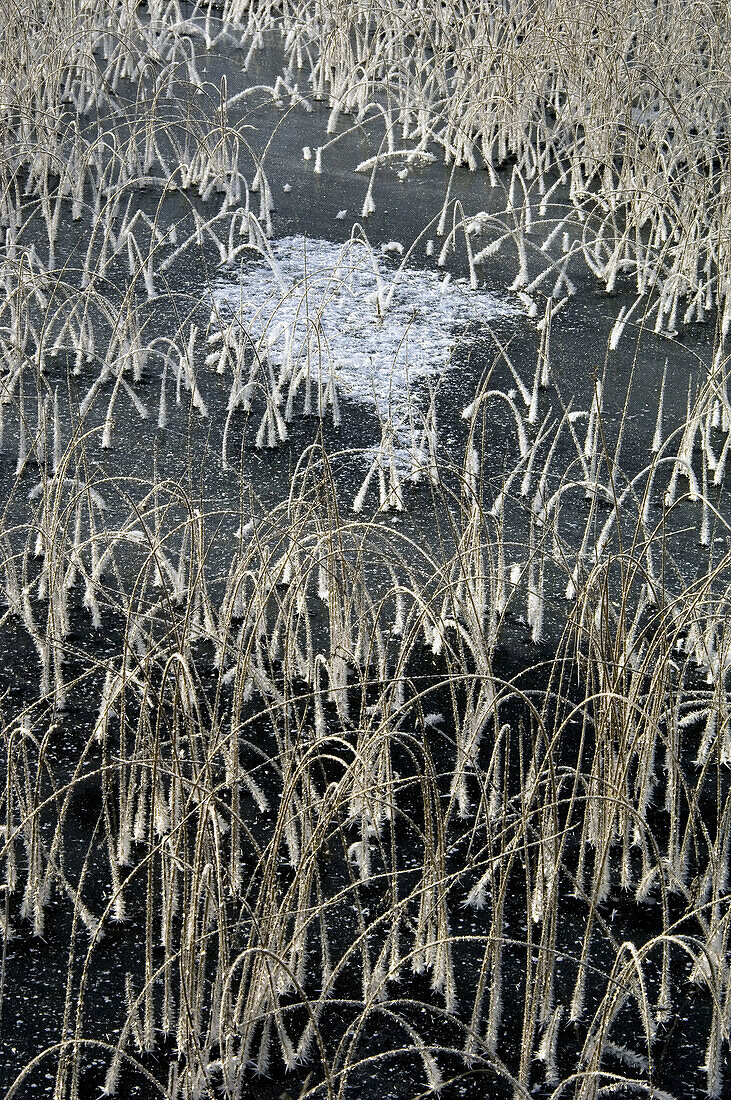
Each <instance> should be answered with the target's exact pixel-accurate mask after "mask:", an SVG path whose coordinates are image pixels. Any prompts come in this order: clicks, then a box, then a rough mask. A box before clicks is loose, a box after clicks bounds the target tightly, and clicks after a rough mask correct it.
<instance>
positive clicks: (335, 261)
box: [213, 236, 522, 439]
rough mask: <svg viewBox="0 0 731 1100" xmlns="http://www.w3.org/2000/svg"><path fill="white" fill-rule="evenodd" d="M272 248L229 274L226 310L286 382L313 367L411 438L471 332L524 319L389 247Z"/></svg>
mask: <svg viewBox="0 0 731 1100" xmlns="http://www.w3.org/2000/svg"><path fill="white" fill-rule="evenodd" d="M270 245H271V256H270V257H262V258H261V259H258V258H257V259H256V260H254V261H253V262H251V261H247V262H245V263H243V264H242V265H241V266H240V268H237V269H236V270H235V271H232V270H228V271H225V272H223V273H220V274H219V276H218V277H217V279H216V281H215V283H214V285H213V296H214V299H215V301H216V305H217V308H218V309H219V311H221V313H222V315H223V316H224V317H226V316H228V317H233V316H236V317H237V318H238V320H239V322H240V323H241V325H242V327H243V328H244V329H245V330H246V333H247V334H248V338H250V339H251V341H252V343H253V345H254V346H256V348H257V353H258V354H259V355H262V354H265V355H266V356H268V359H269V362H270V363H271V365H272V367H273V368H274V369H275V371H278V372H279V373H280V377H281V374H282V372H285V377H292V376H294V375H296V373H297V372H298V371H299V370H300V368H301V367H302V365H303V364H304V363H308V362H309V365H310V372H311V374H312V377H313V381H315V380H318V379H319V381H320V382H321V383H322V385H323V386H324V385H326V384H327V383H328V381H329V380H330V377H331V375H332V376H333V378H334V380H335V383H336V385H337V388H338V392H339V393H340V395H341V396H342V397H344V398H349V399H351V400H355V401H358V402H362V403H365V404H368V405H370V406H371V407H372V406H373V405H374V404H375V406H376V411H377V413H378V415H379V417H380V418H381V420H382V421H384V422H386V421H388V422H390V424H391V425H392V426H393V428H394V430H395V431H396V433H397V435H398V436H399V437H400V438H401V439H403V438H404V436H410V435H411V434H412V433H411V432H410V431H409V430H408V429H409V425H411V423H412V421H413V418H414V416H415V414H416V415H417V419H419V417H418V412H419V409H420V407H421V408H422V409H423V397H424V394H425V393H426V392H427V386H426V385H425V383H426V382H427V381H428V380H429V379H433V380H434V381H436V380H437V378H438V377H441V376H442V375H443V374H444V372H445V370H447V369H449V368H450V366H451V364H452V356H453V352H454V349H455V347H456V346H457V344H458V343H459V342H460V340H463V339H464V333H465V331H467V330H469V328H472V333H473V335H474V327H473V326H474V325H476V324H478V325H479V324H484V323H489V322H490V321H491V320H493V319H494V318H496V317H498V316H505V315H509V314H517V313H520V312H522V310H521V308H520V306H519V305H518V304H517V302H515V300H511V299H510V298H508V297H507V296H506V297H505V298H498V297H496V296H495V295H494V294H492V293H490V292H489V291H487V290H472V289H471V288H470V286H469V284H468V283H467V282H466V281H462V280H459V279H453V280H450V281H449V282H447V283H445V281H444V279H443V277H442V275H441V274H440V273H439V272H437V271H428V270H423V269H420V268H416V267H411V266H409V265H406V266H403V267H402V268H400V269H398V270H397V268H396V265H395V263H394V260H393V259H392V258H389V259H386V256H385V254H386V253H388V251H389V249H390V250H391V251H393V249H392V246H389V245H386V246H385V247H384V248H383V249H381V250H380V251H378V250H372V249H371V248H369V247H368V246H367V245H366V244H364V243H362V242H361V241H349V242H346V243H345V244H337V243H335V242H333V241H325V240H310V239H306V238H304V237H303V236H294V237H281V238H279V239H278V240H273V241H271V242H270Z"/></svg>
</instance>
